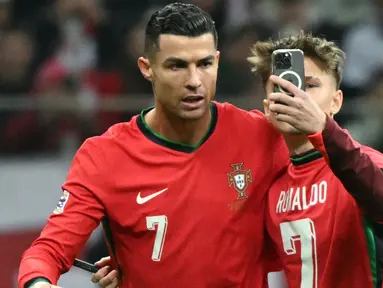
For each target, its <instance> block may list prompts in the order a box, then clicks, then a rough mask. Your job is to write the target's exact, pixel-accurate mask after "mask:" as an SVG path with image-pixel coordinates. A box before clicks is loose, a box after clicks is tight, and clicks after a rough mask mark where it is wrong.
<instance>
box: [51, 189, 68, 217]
mask: <svg viewBox="0 0 383 288" xmlns="http://www.w3.org/2000/svg"><path fill="white" fill-rule="evenodd" d="M69 195H70V194H69V192H67V191H65V190H64V191H63V195H62V196H61V198H60V200H59V203H57V206H56V209H55V210H53V213H54V214H61V213H63V212H64V207H65V205H66V203H67V202H68V200H69Z"/></svg>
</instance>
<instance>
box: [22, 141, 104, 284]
mask: <svg viewBox="0 0 383 288" xmlns="http://www.w3.org/2000/svg"><path fill="white" fill-rule="evenodd" d="M96 152H97V151H96V149H95V147H94V145H93V144H92V143H89V141H86V142H85V143H84V144H83V146H82V147H81V148H80V149H79V151H78V152H77V154H76V156H75V158H74V160H73V163H72V166H71V168H70V171H69V174H68V177H67V181H66V182H65V184H64V185H63V187H62V188H63V196H62V197H61V199H60V201H59V204H58V205H57V207H56V209H55V210H54V212H53V213H52V214H51V216H50V217H49V219H48V222H47V224H46V226H45V228H44V229H43V231H42V233H41V235H40V237H39V238H38V239H37V240H36V241H35V242H34V243H33V244H32V246H31V247H30V248H29V249H28V250H27V251H26V252H25V253H24V255H23V257H22V260H21V264H20V269H19V276H18V283H19V287H20V288H24V286H25V284H26V283H27V282H28V281H30V280H32V279H34V278H37V277H44V278H46V279H48V280H49V281H50V282H51V283H52V284H56V283H57V281H58V278H59V277H60V275H61V274H63V273H65V272H67V271H68V270H69V269H70V268H71V266H72V264H73V262H74V258H75V257H76V256H77V255H78V253H79V252H80V250H81V248H82V247H83V245H84V244H85V242H86V241H87V240H88V238H89V236H90V234H91V233H92V231H93V230H94V229H96V228H97V226H98V225H99V223H100V220H101V219H102V217H103V216H104V214H105V213H104V207H103V205H102V204H101V202H100V201H99V199H98V198H97V197H96V195H97V191H99V189H102V180H101V179H102V177H100V175H101V172H100V169H101V168H100V165H99V163H98V162H99V161H98V160H97V159H98V157H97V154H96Z"/></svg>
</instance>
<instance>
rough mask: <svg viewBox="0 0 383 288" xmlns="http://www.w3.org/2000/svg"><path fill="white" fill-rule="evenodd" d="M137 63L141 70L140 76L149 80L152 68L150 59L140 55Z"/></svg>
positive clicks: (150, 79) (151, 75)
mask: <svg viewBox="0 0 383 288" xmlns="http://www.w3.org/2000/svg"><path fill="white" fill-rule="evenodd" d="M137 65H138V68H139V69H140V71H141V74H142V76H144V78H145V79H146V80H149V81H150V82H151V81H152V77H153V70H152V67H151V64H150V60H149V59H148V58H145V57H140V58H138V61H137Z"/></svg>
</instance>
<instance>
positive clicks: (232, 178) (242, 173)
mask: <svg viewBox="0 0 383 288" xmlns="http://www.w3.org/2000/svg"><path fill="white" fill-rule="evenodd" d="M242 166H243V162H242V163H238V164H232V165H231V167H233V169H234V171H232V172H230V173H227V177H228V180H229V187H230V188H231V187H234V189H235V190H236V191H237V193H238V197H237V200H242V199H246V198H247V197H248V196H247V194H246V189H247V187H248V186H249V183H252V182H253V181H252V179H251V171H250V169H248V170H244V169H242Z"/></svg>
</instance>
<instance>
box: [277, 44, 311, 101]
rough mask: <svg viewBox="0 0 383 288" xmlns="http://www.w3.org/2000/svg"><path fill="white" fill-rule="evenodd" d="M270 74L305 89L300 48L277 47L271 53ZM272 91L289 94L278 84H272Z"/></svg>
mask: <svg viewBox="0 0 383 288" xmlns="http://www.w3.org/2000/svg"><path fill="white" fill-rule="evenodd" d="M271 62H272V69H271V70H272V72H271V73H272V74H273V75H277V76H279V77H280V78H282V79H285V80H287V81H290V82H291V83H293V84H294V85H295V86H297V87H298V88H299V89H301V90H303V91H305V65H304V53H303V51H302V50H300V49H279V50H275V51H274V52H273V54H272V55H271ZM274 92H281V93H285V94H288V95H291V96H294V95H292V94H291V93H290V92H289V91H286V90H284V89H283V88H282V87H280V86H274Z"/></svg>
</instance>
